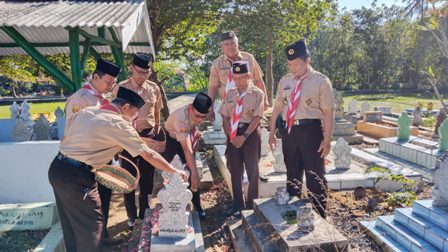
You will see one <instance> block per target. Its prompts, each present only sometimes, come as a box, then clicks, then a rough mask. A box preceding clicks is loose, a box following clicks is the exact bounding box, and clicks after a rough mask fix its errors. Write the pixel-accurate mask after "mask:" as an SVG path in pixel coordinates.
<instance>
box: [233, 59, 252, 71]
mask: <svg viewBox="0 0 448 252" xmlns="http://www.w3.org/2000/svg"><path fill="white" fill-rule="evenodd" d="M248 72H249V62H247V61H235V62H233V64H232V73H234V74H245V73H248Z"/></svg>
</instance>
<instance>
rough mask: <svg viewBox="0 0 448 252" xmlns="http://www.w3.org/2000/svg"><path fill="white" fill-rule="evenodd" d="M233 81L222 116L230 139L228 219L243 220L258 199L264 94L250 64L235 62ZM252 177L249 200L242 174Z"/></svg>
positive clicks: (228, 152)
mask: <svg viewBox="0 0 448 252" xmlns="http://www.w3.org/2000/svg"><path fill="white" fill-rule="evenodd" d="M232 72H233V79H234V81H235V86H236V88H235V89H233V90H230V91H229V92H228V93H227V96H226V99H225V100H224V103H223V106H222V107H221V109H220V111H219V112H220V113H221V115H222V117H223V127H224V132H225V134H226V136H227V149H226V153H225V154H226V159H227V168H228V169H229V171H230V174H231V177H232V191H233V207H232V209H231V210H230V211H229V212H228V215H229V216H232V217H236V218H239V217H241V212H240V211H241V210H243V209H244V208H245V206H246V208H248V209H252V201H253V200H254V199H256V198H258V180H259V172H258V162H259V161H260V155H261V137H260V128H259V125H260V120H261V118H262V117H263V102H264V93H263V91H262V90H261V89H259V88H257V87H255V86H254V84H253V83H252V80H251V73H250V71H249V64H248V63H247V62H240V61H237V62H234V63H233V64H232ZM244 169H246V173H247V176H248V177H249V189H248V198H247V199H246V200H247V201H246V202H244V197H243V185H242V179H243V173H244Z"/></svg>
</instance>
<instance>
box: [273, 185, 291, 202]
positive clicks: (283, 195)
mask: <svg viewBox="0 0 448 252" xmlns="http://www.w3.org/2000/svg"><path fill="white" fill-rule="evenodd" d="M275 202H276V204H277V205H286V204H288V202H289V193H288V190H287V189H286V186H281V187H277V192H275Z"/></svg>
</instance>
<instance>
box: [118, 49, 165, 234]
mask: <svg viewBox="0 0 448 252" xmlns="http://www.w3.org/2000/svg"><path fill="white" fill-rule="evenodd" d="M152 62H153V57H152V55H150V54H146V53H136V54H135V55H134V58H133V60H132V64H131V65H130V66H129V68H130V71H131V76H130V77H129V79H127V80H125V81H122V82H121V83H120V84H119V85H120V86H122V87H125V88H128V89H130V90H132V91H134V92H136V93H137V94H139V95H140V97H142V99H143V100H144V101H145V104H144V105H143V107H142V108H141V109H140V110H139V111H138V115H137V116H135V117H134V118H132V120H131V123H132V126H133V127H134V128H135V129H136V130H137V132H138V133H139V135H140V136H141V137H150V138H153V137H155V135H157V134H158V133H159V125H160V110H161V109H162V108H163V103H162V94H161V92H160V89H159V87H158V86H157V84H156V83H154V82H151V81H149V80H148V77H149V76H150V75H151V65H152ZM122 155H123V156H124V157H126V158H128V159H129V160H131V161H132V162H133V163H134V164H137V166H138V169H139V171H140V181H139V187H140V194H139V197H138V198H139V210H138V215H137V207H136V205H135V191H132V192H130V193H125V194H124V205H125V207H126V213H127V215H128V226H129V228H132V227H133V226H134V222H135V219H137V218H139V219H143V218H144V217H145V211H146V209H147V208H149V203H150V198H151V195H152V189H153V180H154V166H152V165H151V164H150V163H148V162H146V160H145V159H144V158H142V157H141V156H137V157H135V158H134V157H132V156H131V155H130V154H129V152H127V151H123V153H122ZM121 165H122V167H123V168H124V169H126V170H128V171H129V172H131V173H132V174H133V175H135V174H134V173H135V170H134V168H133V166H132V164H130V163H128V162H127V161H124V160H122V161H121Z"/></svg>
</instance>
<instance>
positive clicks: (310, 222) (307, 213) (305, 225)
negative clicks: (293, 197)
mask: <svg viewBox="0 0 448 252" xmlns="http://www.w3.org/2000/svg"><path fill="white" fill-rule="evenodd" d="M313 230H314V215H313V207H312V206H311V205H310V204H305V205H303V206H300V207H299V209H298V210H297V231H299V232H302V233H310V232H312V231H313Z"/></svg>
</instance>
